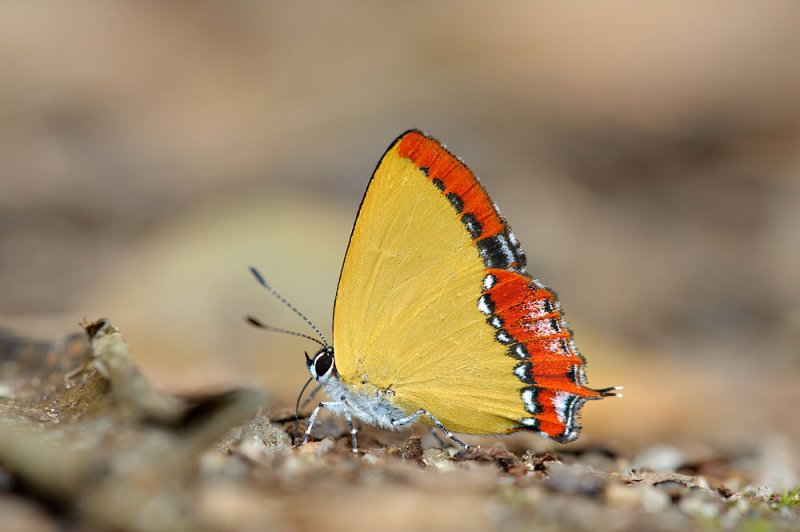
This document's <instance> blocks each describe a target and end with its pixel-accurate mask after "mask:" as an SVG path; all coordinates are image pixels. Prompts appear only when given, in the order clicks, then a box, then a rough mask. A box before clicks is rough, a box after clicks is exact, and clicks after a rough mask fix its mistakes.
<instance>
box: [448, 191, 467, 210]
mask: <svg viewBox="0 0 800 532" xmlns="http://www.w3.org/2000/svg"><path fill="white" fill-rule="evenodd" d="M445 197H447V200H448V201H449V202H450V204H451V205H452V206H453V208H454V209H455V210H456V212H461V211H463V210H464V200H462V199H461V196H459V195H458V194H456V193H455V192H448V193H447V194H445Z"/></svg>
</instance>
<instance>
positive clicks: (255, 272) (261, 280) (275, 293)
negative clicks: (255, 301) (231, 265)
mask: <svg viewBox="0 0 800 532" xmlns="http://www.w3.org/2000/svg"><path fill="white" fill-rule="evenodd" d="M250 273H252V274H253V277H255V278H256V281H258V282H259V283H260V284H261V286H263V287H264V288H266V289H267V291H269V293H270V294H272V295H273V296H275V297H276V298H277V299H278V301H280V302H281V303H283V304H284V305H286V306H287V307H289V309H291V311H292V312H294V313H295V314H297V315H298V316H300V317H301V318H303V320H304V321H305V322H306V323H308V324H309V325H310V326H311V328H312V329H314V332H315V333H317V335H318V336H319V337H320V338H322V343H321V344H320V345H322V346H323V347H328V340H326V339H325V335H324V334H322V331H320V330H319V329H318V328H317V326H316V325H314V323H312V321H311V320H310V319H308V318H306V316H305V314H303V313H302V312H300V311H299V310H297V309H296V308H294V305H292V304H291V303H289V302H288V301H286V298H284V297H283V296H282V295H280V294H279V293H278V291H277V290H275V289H274V288H272V287H271V286H270V285H268V284H267V282H266V281H265V280H264V278H263V277H261V274H260V273H258V270H256V269H255V268H254V267H252V266H250ZM247 321H250V320H249V319H248V320H247ZM256 321H257V320H256ZM250 323H252V322H250ZM259 323H260V322H259ZM256 327H258V325H256ZM287 332H291V331H287ZM298 335H299V336H302V335H300V334H298ZM306 338H308V337H306ZM317 343H319V342H317Z"/></svg>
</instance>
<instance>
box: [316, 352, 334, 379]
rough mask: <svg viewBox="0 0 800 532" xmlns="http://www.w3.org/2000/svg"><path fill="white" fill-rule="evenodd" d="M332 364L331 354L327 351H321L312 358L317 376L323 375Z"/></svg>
mask: <svg viewBox="0 0 800 532" xmlns="http://www.w3.org/2000/svg"><path fill="white" fill-rule="evenodd" d="M332 366H333V356H332V355H330V354H329V353H325V352H322V353H320V354H318V355H317V358H315V359H314V373H316V374H317V378H320V377H324V376H325V374H327V373H328V372H329V371H330V369H331V367H332Z"/></svg>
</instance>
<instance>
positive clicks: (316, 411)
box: [300, 401, 350, 445]
mask: <svg viewBox="0 0 800 532" xmlns="http://www.w3.org/2000/svg"><path fill="white" fill-rule="evenodd" d="M340 404H341V403H340V402H339V401H331V402H327V403H320V404H318V405H317V407H316V408H315V409H314V411H313V412H311V416H310V417H309V418H308V427H306V432H305V434H303V441H302V442H300V445H305V444H306V443H308V437H309V436H311V428H312V427H313V426H314V422H315V421H317V414H319V410H320V409H321V408H331V407H332V406H339V405H340ZM346 415H347V416H349V415H350V413H349V412H348V413H347V414H346Z"/></svg>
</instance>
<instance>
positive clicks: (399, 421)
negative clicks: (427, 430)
mask: <svg viewBox="0 0 800 532" xmlns="http://www.w3.org/2000/svg"><path fill="white" fill-rule="evenodd" d="M422 415H425V416H426V417H427V418H428V419H430V420H431V423H433V424H434V425H436V427H437V428H438V429H439V430H441V431H442V432H444V434H445V436H447V437H448V438H450V439H451V440H453V441H454V442H456V443H457V444H459V445H460V446H461V447H463V448H464V449H469V445H467V444H466V443H464V442H463V441H461V440H459V439H458V438H456V437H455V436H454V435H453V433H452V432H450V431H449V430H447V428H446V427H445V426H444V425H442V422H441V421H439V420H438V419H436V418H435V417H434V416H433V414H431V413H430V412H428V411H427V410H425V409H424V408H420V409H419V410H417V411H416V412H414V413H413V414H411V415H410V416H406V417H404V418H400V419H395V420H393V421H392V425H394V426H396V427H397V426H400V425H407V424H409V423H413V422H415V421H416V420H417V419H419V417H420V416H422Z"/></svg>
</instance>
